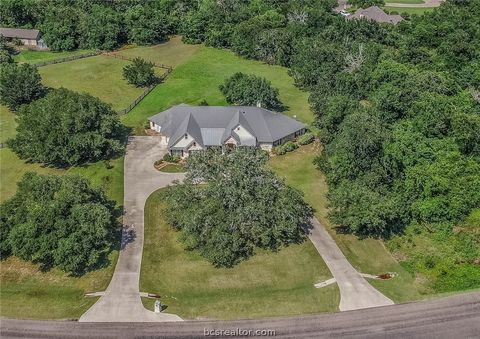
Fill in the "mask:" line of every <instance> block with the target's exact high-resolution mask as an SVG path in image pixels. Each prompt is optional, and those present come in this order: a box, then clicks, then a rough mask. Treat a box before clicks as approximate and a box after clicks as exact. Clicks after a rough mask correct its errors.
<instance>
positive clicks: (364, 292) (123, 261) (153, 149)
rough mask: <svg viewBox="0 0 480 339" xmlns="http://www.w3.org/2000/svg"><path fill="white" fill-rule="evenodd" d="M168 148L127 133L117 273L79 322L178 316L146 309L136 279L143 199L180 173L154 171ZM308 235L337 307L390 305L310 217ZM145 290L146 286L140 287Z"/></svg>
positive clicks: (350, 308) (141, 236)
mask: <svg viewBox="0 0 480 339" xmlns="http://www.w3.org/2000/svg"><path fill="white" fill-rule="evenodd" d="M166 152H167V150H166V146H161V145H160V142H159V138H158V137H151V136H150V137H131V138H130V140H129V143H128V146H127V151H126V155H125V165H124V166H125V173H124V192H125V195H124V209H125V215H124V218H123V221H124V228H123V233H122V246H121V250H120V255H119V258H118V262H117V265H116V267H115V272H114V274H113V277H112V280H111V281H110V284H109V285H108V287H107V290H106V291H105V293H102V294H101V295H102V296H101V297H100V299H99V300H98V301H97V302H96V303H95V304H94V305H93V306H92V307H91V308H90V309H89V310H88V311H87V312H86V313H85V314H83V315H82V316H81V317H80V319H79V321H81V322H159V321H180V320H182V319H181V318H180V317H178V316H177V315H174V314H168V313H160V314H156V313H154V312H152V311H149V310H147V309H145V308H144V307H143V305H142V302H141V299H140V290H139V281H140V267H141V263H142V250H143V236H144V207H145V202H146V200H147V198H148V197H149V196H150V195H151V194H152V193H153V192H154V191H156V190H157V189H159V188H161V187H166V186H168V185H170V184H172V182H173V181H174V180H177V179H178V180H181V179H183V177H184V175H183V174H173V173H172V174H170V173H162V172H159V171H157V170H156V169H155V168H154V167H153V163H154V162H155V161H156V160H158V159H160V158H162V156H163V155H164V154H165V153H166ZM312 224H313V226H314V227H313V230H312V233H311V235H310V240H311V241H312V242H313V244H314V245H315V247H316V249H317V250H318V252H319V254H320V255H321V256H322V258H323V259H324V261H325V263H326V264H327V266H328V268H329V269H330V271H331V272H332V275H333V277H334V278H335V280H336V282H337V284H338V286H339V288H340V295H341V297H340V306H339V308H340V310H341V311H346V310H355V309H361V308H369V307H376V306H385V305H392V304H393V302H392V300H390V299H388V298H387V297H385V296H384V295H383V294H381V293H380V292H379V291H377V290H376V289H375V288H373V286H371V285H370V284H369V283H368V282H367V281H366V280H365V279H364V278H363V277H362V276H361V275H360V274H359V273H358V272H357V271H356V270H355V269H354V268H353V267H352V265H351V264H350V263H349V262H348V260H347V259H346V258H345V256H344V255H343V253H342V252H341V251H340V249H339V248H338V246H337V244H336V243H335V241H334V240H333V239H332V237H331V236H330V234H328V232H327V231H326V230H325V227H324V226H323V225H322V224H320V223H319V222H318V220H316V219H313V220H312ZM143 292H148V291H143Z"/></svg>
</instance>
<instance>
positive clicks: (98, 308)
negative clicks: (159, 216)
mask: <svg viewBox="0 0 480 339" xmlns="http://www.w3.org/2000/svg"><path fill="white" fill-rule="evenodd" d="M166 152H167V149H166V147H165V146H161V145H160V143H159V138H158V137H131V138H130V139H129V143H128V146H127V151H126V155H125V165H124V166H125V168H124V170H125V173H124V192H125V195H124V210H125V215H124V218H123V222H124V228H123V233H122V246H121V250H120V255H119V257H118V262H117V266H116V267H115V272H114V274H113V277H112V280H111V281H110V284H109V285H108V287H107V290H106V291H105V293H104V295H103V296H102V297H100V299H99V300H98V301H97V302H96V303H95V304H94V305H93V306H92V307H91V308H90V309H89V310H88V311H87V312H86V313H85V314H83V315H82V316H81V317H80V319H79V321H82V322H157V321H180V320H182V319H181V318H180V317H178V316H177V315H174V314H167V313H160V314H156V313H154V312H152V311H148V310H146V309H145V308H144V307H143V305H142V302H141V299H140V291H139V281H140V267H141V263H142V250H143V228H144V207H145V202H146V200H147V198H148V197H149V196H150V194H152V193H153V192H154V191H156V190H157V189H159V188H161V187H165V186H168V185H170V184H171V183H172V182H173V181H174V180H176V179H182V178H183V174H173V173H162V172H159V171H157V170H156V169H155V168H154V167H153V163H154V162H155V161H156V160H158V159H161V158H162V156H163V155H164V154H165V153H166ZM144 292H148V291H144Z"/></svg>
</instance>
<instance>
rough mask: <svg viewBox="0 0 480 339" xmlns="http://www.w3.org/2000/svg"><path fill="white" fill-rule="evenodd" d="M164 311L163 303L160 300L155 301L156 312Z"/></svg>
mask: <svg viewBox="0 0 480 339" xmlns="http://www.w3.org/2000/svg"><path fill="white" fill-rule="evenodd" d="M160 312H162V303H161V301H160V300H156V301H155V313H160Z"/></svg>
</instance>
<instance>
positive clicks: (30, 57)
mask: <svg viewBox="0 0 480 339" xmlns="http://www.w3.org/2000/svg"><path fill="white" fill-rule="evenodd" d="M88 52H90V51H89V50H81V49H80V50H76V51H68V52H50V51H33V50H28V49H24V50H21V51H20V53H18V54H17V55H15V56H14V57H13V59H14V60H15V61H17V62H26V63H29V64H30V63H37V62H42V61H50V60H55V59H61V58H65V57H69V56H72V55H79V54H85V53H88Z"/></svg>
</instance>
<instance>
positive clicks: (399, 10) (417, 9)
mask: <svg viewBox="0 0 480 339" xmlns="http://www.w3.org/2000/svg"><path fill="white" fill-rule="evenodd" d="M383 9H384V10H385V11H386V12H387V13H391V12H397V13H399V14H402V13H407V14H417V15H422V14H423V13H426V12H431V11H433V10H434V7H389V6H388V4H387V6H385V7H383Z"/></svg>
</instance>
